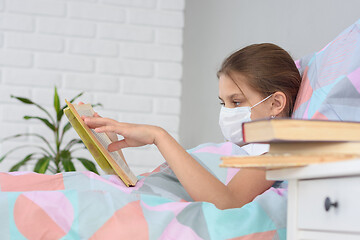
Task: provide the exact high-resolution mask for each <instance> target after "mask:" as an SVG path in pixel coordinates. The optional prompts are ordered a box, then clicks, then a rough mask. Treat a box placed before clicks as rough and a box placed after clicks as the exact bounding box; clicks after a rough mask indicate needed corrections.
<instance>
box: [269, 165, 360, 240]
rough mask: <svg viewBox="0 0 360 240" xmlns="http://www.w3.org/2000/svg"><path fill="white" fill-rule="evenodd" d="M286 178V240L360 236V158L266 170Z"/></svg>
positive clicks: (276, 177) (339, 239)
mask: <svg viewBox="0 0 360 240" xmlns="http://www.w3.org/2000/svg"><path fill="white" fill-rule="evenodd" d="M266 178H267V179H269V180H287V181H288V184H289V186H288V207H287V209H288V213H287V239H288V240H296V239H301V240H305V239H306V240H310V239H311V240H320V239H321V240H335V239H336V240H350V239H357V240H358V239H360V221H359V218H360V159H355V160H347V161H340V162H332V163H323V164H314V165H308V166H305V167H298V168H284V169H278V170H268V171H267V172H266Z"/></svg>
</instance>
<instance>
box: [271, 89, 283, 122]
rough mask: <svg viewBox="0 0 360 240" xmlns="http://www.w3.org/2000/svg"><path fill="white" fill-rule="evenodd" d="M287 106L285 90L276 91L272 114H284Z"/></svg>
mask: <svg viewBox="0 0 360 240" xmlns="http://www.w3.org/2000/svg"><path fill="white" fill-rule="evenodd" d="M285 106H286V95H285V93H283V92H275V93H274V94H273V97H272V103H271V116H275V117H276V116H284V113H283V111H284V109H285Z"/></svg>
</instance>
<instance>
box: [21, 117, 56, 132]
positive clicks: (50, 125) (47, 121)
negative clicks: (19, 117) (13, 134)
mask: <svg viewBox="0 0 360 240" xmlns="http://www.w3.org/2000/svg"><path fill="white" fill-rule="evenodd" d="M24 119H26V120H29V119H39V120H40V121H42V122H43V123H45V124H46V126H48V127H49V128H50V129H51V130H53V131H55V126H54V125H53V124H51V123H50V122H49V120H47V119H46V118H41V117H35V116H24Z"/></svg>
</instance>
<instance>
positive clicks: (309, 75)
mask: <svg viewBox="0 0 360 240" xmlns="http://www.w3.org/2000/svg"><path fill="white" fill-rule="evenodd" d="M296 64H297V66H298V68H299V71H300V73H301V74H302V83H301V86H300V89H299V93H298V96H297V99H296V102H295V106H294V113H293V115H292V117H293V118H300V119H325V120H338V121H360V19H359V20H358V21H356V22H355V23H354V24H353V25H351V26H350V27H348V28H347V29H345V30H344V31H343V32H342V33H341V34H340V35H339V36H337V37H336V38H335V39H334V40H333V41H331V42H330V43H329V44H328V45H326V46H325V47H324V48H323V49H322V50H320V51H318V52H316V53H313V54H311V55H309V56H306V57H304V58H302V59H300V60H299V61H296Z"/></svg>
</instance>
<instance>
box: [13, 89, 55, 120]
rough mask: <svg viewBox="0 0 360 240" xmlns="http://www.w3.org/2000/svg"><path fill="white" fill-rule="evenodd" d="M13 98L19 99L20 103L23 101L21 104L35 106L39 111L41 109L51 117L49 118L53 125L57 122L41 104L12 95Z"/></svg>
mask: <svg viewBox="0 0 360 240" xmlns="http://www.w3.org/2000/svg"><path fill="white" fill-rule="evenodd" d="M11 97H12V98H15V99H17V100H19V101H21V102H23V103H25V104H31V105H35V106H36V107H38V108H39V109H41V110H42V111H43V112H44V113H45V114H46V115H48V116H49V118H50V120H51V121H52V123H54V122H55V121H54V118H53V117H52V116H51V114H50V113H49V112H48V111H46V109H45V108H43V107H42V106H40V105H39V104H37V103H34V102H33V101H31V100H30V99H28V98H23V97H17V96H14V95H11Z"/></svg>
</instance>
